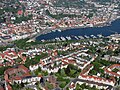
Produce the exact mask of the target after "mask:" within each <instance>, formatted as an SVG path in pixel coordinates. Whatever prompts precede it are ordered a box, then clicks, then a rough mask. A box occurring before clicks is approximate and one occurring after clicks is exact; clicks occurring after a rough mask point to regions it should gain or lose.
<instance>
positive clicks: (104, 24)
mask: <svg viewBox="0 0 120 90" xmlns="http://www.w3.org/2000/svg"><path fill="white" fill-rule="evenodd" d="M118 19H120V17H118V18H116V19H112V20H110V21H109V22H105V23H100V24H97V25H95V26H93V27H89V26H75V27H63V28H57V29H46V30H44V32H40V33H38V34H36V35H35V36H33V37H32V38H30V39H29V40H32V41H36V38H37V37H39V36H41V35H45V34H48V33H51V32H52V31H56V30H61V32H63V31H65V30H69V29H82V28H83V29H84V28H97V27H105V26H110V25H111V23H112V22H114V21H116V20H118Z"/></svg>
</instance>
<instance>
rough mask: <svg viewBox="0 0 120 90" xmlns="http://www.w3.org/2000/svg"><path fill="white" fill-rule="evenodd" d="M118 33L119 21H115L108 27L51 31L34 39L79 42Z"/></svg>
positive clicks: (119, 31)
mask: <svg viewBox="0 0 120 90" xmlns="http://www.w3.org/2000/svg"><path fill="white" fill-rule="evenodd" d="M115 33H118V34H119V33H120V19H118V20H115V21H114V22H112V23H111V25H110V26H104V27H92V28H75V29H67V30H64V31H62V30H60V29H58V30H52V31H51V32H50V33H47V34H43V35H40V36H38V37H36V40H39V41H41V40H42V41H44V40H54V41H55V40H56V41H65V40H80V39H84V38H87V39H89V38H97V37H98V38H102V37H103V36H104V37H106V36H109V35H111V34H115Z"/></svg>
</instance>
